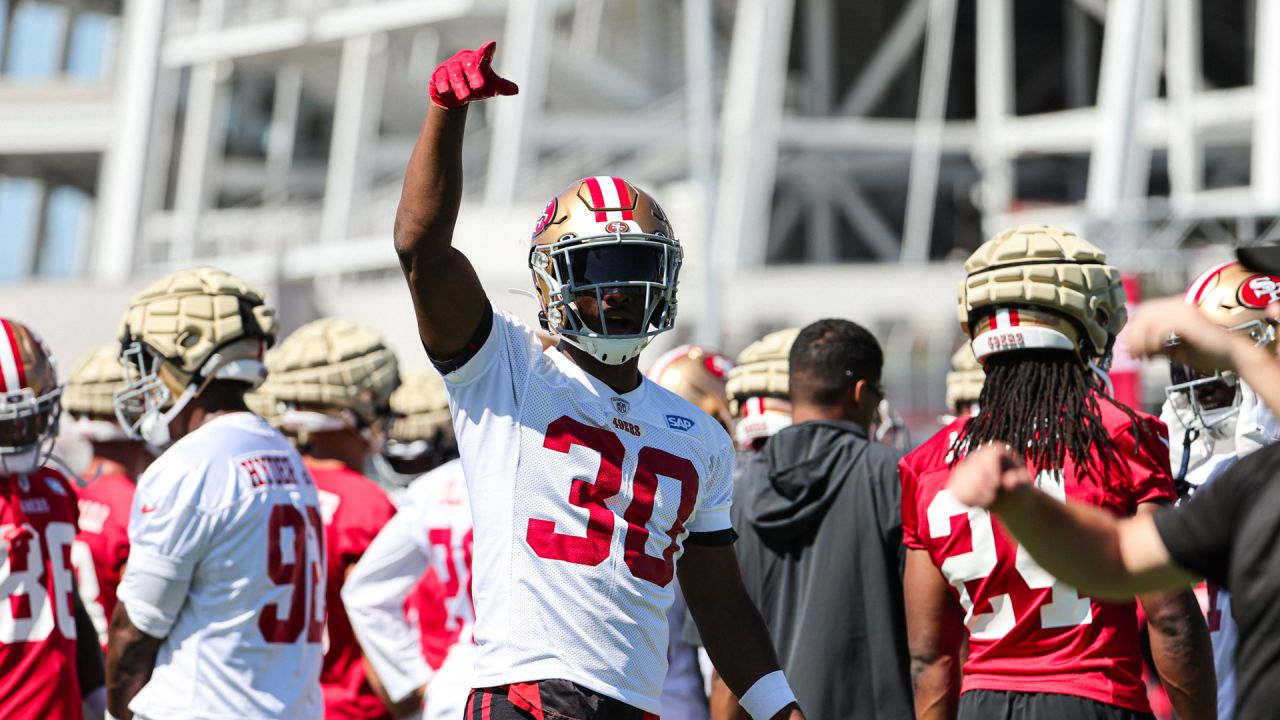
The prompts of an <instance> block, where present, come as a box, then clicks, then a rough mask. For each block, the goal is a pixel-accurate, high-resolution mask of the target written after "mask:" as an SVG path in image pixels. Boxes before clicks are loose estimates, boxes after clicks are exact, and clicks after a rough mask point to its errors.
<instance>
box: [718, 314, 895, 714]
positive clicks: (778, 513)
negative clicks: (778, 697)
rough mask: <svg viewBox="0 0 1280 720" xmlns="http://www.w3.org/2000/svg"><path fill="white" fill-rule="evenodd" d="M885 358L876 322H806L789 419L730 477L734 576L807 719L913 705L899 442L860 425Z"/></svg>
mask: <svg viewBox="0 0 1280 720" xmlns="http://www.w3.org/2000/svg"><path fill="white" fill-rule="evenodd" d="M883 361H884V356H883V354H882V353H881V351H880V345H879V343H877V342H876V339H875V338H874V337H872V335H871V333H869V332H867V330H866V329H864V328H862V327H860V326H859V325H856V324H854V323H852V322H849V321H847V320H819V321H818V322H815V323H813V324H812V325H809V326H808V327H806V328H804V329H803V330H801V331H800V335H799V336H798V337H797V338H796V341H795V344H794V345H792V347H791V355H790V396H791V404H792V410H793V418H794V423H795V424H793V425H792V426H791V427H789V428H785V429H783V430H782V431H780V432H779V433H778V434H776V435H774V436H773V437H772V438H770V439H769V441H768V442H767V443H766V444H765V446H764V448H763V449H762V450H761V451H760V452H759V453H756V454H755V455H754V456H752V457H750V458H749V459H748V460H747V461H746V462H745V464H744V465H743V466H742V469H741V472H740V473H739V475H738V477H737V479H736V482H735V485H734V502H733V526H734V528H735V530H737V532H738V533H739V535H740V537H739V539H738V542H737V552H738V562H739V565H740V566H741V568H742V575H743V581H744V582H745V584H746V588H747V592H748V593H749V594H750V595H751V599H752V600H754V601H755V603H756V605H757V607H759V608H760V612H761V614H763V615H764V618H765V621H766V623H767V624H768V625H769V632H770V634H771V635H772V636H773V641H774V645H775V646H776V647H777V649H778V654H779V656H780V658H781V660H782V666H783V669H784V670H785V671H786V673H787V677H788V678H789V679H790V681H791V683H792V689H793V690H794V691H795V694H796V697H797V698H798V699H799V701H800V703H801V705H802V706H803V707H804V708H805V709H806V712H808V713H809V714H810V716H811V717H816V718H879V719H881V720H884V719H886V718H887V719H893V718H911V717H913V713H912V700H911V682H910V678H909V675H908V665H909V664H908V655H907V645H906V621H905V618H904V613H903V598H902V559H903V546H902V519H901V516H900V484H899V482H898V471H897V463H898V458H899V454H898V452H897V451H895V450H893V449H891V448H889V447H887V446H884V445H880V444H878V443H875V442H873V441H871V440H870V439H869V438H868V436H867V428H868V427H869V426H870V424H871V422H872V420H873V419H874V418H875V415H876V407H877V405H878V404H879V402H880V400H881V399H883V390H882V389H881V388H880V369H881V365H882V364H883ZM716 720H720V718H717V719H716Z"/></svg>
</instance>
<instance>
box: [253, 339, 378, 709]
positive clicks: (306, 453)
mask: <svg viewBox="0 0 1280 720" xmlns="http://www.w3.org/2000/svg"><path fill="white" fill-rule="evenodd" d="M267 369H268V371H269V373H270V374H269V375H268V379H267V382H266V383H264V384H263V386H262V388H261V389H259V391H258V395H259V401H258V403H255V404H258V405H261V404H264V403H263V401H265V404H266V406H267V407H268V408H272V410H269V412H274V413H276V415H275V416H274V417H271V418H270V419H271V420H273V421H274V422H276V423H277V424H278V425H279V426H280V427H281V428H282V429H283V430H284V431H285V432H286V434H288V435H290V436H291V437H292V438H294V440H295V442H296V444H297V445H298V449H299V450H300V451H301V452H302V455H303V462H304V464H305V465H306V467H307V470H308V471H309V472H310V473H311V477H312V478H313V479H314V480H315V483H316V488H317V490H318V494H319V496H320V514H321V519H322V520H323V521H324V526H325V547H326V550H327V553H328V558H329V564H328V573H329V577H328V581H327V584H326V602H327V605H326V606H327V607H328V608H329V615H328V620H327V622H326V626H325V630H326V638H327V645H326V649H325V656H324V668H323V670H322V671H321V673H320V686H321V689H322V690H323V691H324V705H325V717H326V718H331V719H332V718H350V719H351V720H364V719H367V718H382V717H386V716H387V713H386V709H385V708H384V707H383V704H382V701H381V700H380V699H379V698H378V695H377V694H376V693H375V691H374V688H373V687H372V685H370V683H369V680H368V678H367V677H366V674H365V668H364V662H363V652H362V651H361V649H360V644H359V643H358V642H357V641H356V637H355V633H354V632H353V631H352V629H351V622H350V620H349V619H348V617H347V613H346V610H345V608H344V606H343V604H342V599H341V592H342V586H343V583H345V582H346V578H347V575H348V574H349V573H350V571H351V569H352V568H353V567H354V566H355V564H356V562H357V561H359V560H360V557H361V556H362V555H364V552H365V549H366V548H368V547H369V543H371V542H373V539H374V537H376V536H377V534H378V531H379V530H381V529H382V526H383V525H386V524H387V521H388V520H390V519H391V517H392V515H394V514H395V507H394V506H393V505H392V504H391V501H390V499H388V498H387V495H386V493H385V492H383V490H382V488H381V487H379V486H378V485H377V484H376V483H374V482H373V481H372V480H370V479H369V478H367V477H365V476H364V474H363V471H364V468H365V466H366V464H367V463H368V461H369V459H370V457H371V456H372V455H373V454H374V453H376V452H377V451H378V448H379V446H380V444H381V442H382V434H383V424H384V422H385V420H386V419H387V417H388V416H389V410H390V408H389V405H388V402H389V398H390V396H391V392H392V391H393V390H395V388H396V386H397V385H398V384H399V382H400V379H399V371H398V369H397V363H396V358H395V355H394V354H393V353H392V352H391V350H389V349H388V348H387V347H386V345H385V344H383V342H382V338H381V337H379V336H378V333H377V332H375V331H374V330H372V329H370V328H368V327H366V326H364V325H358V324H356V323H352V322H349V321H346V320H340V319H337V318H325V319H321V320H316V321H315V322H311V323H308V324H306V325H304V326H302V327H300V328H298V330H296V331H295V332H294V333H293V334H292V335H290V336H289V337H288V338H287V339H286V340H285V341H284V342H282V343H281V344H280V346H279V347H278V348H276V349H275V350H273V351H272V352H271V353H270V355H268V357H267Z"/></svg>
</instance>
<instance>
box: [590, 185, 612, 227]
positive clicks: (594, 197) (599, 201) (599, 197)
mask: <svg viewBox="0 0 1280 720" xmlns="http://www.w3.org/2000/svg"><path fill="white" fill-rule="evenodd" d="M586 183H587V192H589V193H591V205H592V206H593V207H592V209H593V210H594V209H595V208H603V207H604V191H603V190H602V189H601V188H600V178H594V177H589V178H587V179H586ZM607 219H608V216H607V214H606V213H605V211H604V210H596V222H604V221H605V220H607Z"/></svg>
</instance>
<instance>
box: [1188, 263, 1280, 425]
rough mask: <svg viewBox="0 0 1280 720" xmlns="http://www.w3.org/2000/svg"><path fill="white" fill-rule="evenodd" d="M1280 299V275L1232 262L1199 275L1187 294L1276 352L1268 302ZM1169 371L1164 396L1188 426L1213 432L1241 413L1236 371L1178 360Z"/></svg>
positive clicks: (1205, 309) (1223, 321)
mask: <svg viewBox="0 0 1280 720" xmlns="http://www.w3.org/2000/svg"><path fill="white" fill-rule="evenodd" d="M1277 298H1280V277H1277V276H1274V275H1266V274H1263V273H1257V272H1253V271H1252V270H1249V269H1247V268H1245V267H1244V266H1243V265H1241V264H1240V263H1239V262H1234V261H1233V262H1227V263H1222V264H1221V265H1218V266H1216V267H1214V268H1211V269H1210V270H1209V271H1207V272H1205V273H1204V274H1202V275H1200V277H1198V278H1196V279H1195V281H1194V282H1192V283H1191V287H1189V288H1188V289H1187V293H1186V295H1185V296H1184V300H1185V301H1186V303H1187V304H1188V305H1195V306H1197V307H1199V308H1200V311H1201V312H1203V313H1204V314H1205V315H1206V316H1208V318H1209V319H1210V320H1212V321H1213V322H1214V323H1215V324H1216V325H1219V326H1221V327H1223V328H1226V329H1227V330H1230V331H1231V332H1234V333H1240V334H1241V335H1245V336H1248V337H1249V338H1250V339H1251V340H1252V341H1253V342H1254V344H1256V345H1258V346H1259V347H1266V348H1269V349H1270V350H1272V351H1273V352H1274V350H1275V347H1276V328H1275V324H1274V323H1273V322H1272V321H1271V320H1270V319H1268V318H1267V305H1269V304H1270V303H1271V302H1273V301H1274V300H1276V299H1277ZM1170 375H1171V382H1170V384H1169V385H1168V386H1167V387H1166V388H1165V394H1166V395H1167V396H1168V398H1169V400H1170V406H1171V407H1173V408H1175V409H1176V410H1177V411H1178V414H1179V417H1178V420H1179V422H1181V423H1182V424H1183V426H1184V427H1186V428H1187V429H1189V430H1197V431H1206V430H1214V429H1216V428H1218V427H1220V426H1222V425H1223V424H1224V423H1226V422H1227V421H1228V420H1231V419H1232V418H1234V417H1236V415H1237V414H1238V413H1239V412H1240V401H1241V387H1240V381H1239V378H1237V377H1236V375H1235V373H1232V372H1220V373H1216V374H1213V375H1203V374H1201V373H1199V372H1198V371H1196V370H1195V369H1194V368H1190V367H1187V366H1185V365H1179V364H1176V363H1175V364H1173V365H1172V366H1171V367H1170Z"/></svg>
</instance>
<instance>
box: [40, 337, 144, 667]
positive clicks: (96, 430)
mask: <svg viewBox="0 0 1280 720" xmlns="http://www.w3.org/2000/svg"><path fill="white" fill-rule="evenodd" d="M119 354H120V349H119V347H118V346H116V345H114V344H112V345H104V346H102V347H100V348H98V349H97V350H95V351H94V352H93V353H92V354H90V355H89V356H88V357H86V358H85V359H84V360H82V361H81V362H80V364H79V365H78V366H77V367H76V369H75V370H74V371H72V373H71V377H70V378H68V380H67V384H66V386H65V387H64V388H63V392H62V409H63V410H64V411H66V412H67V414H68V415H70V420H71V423H70V424H71V430H72V432H75V433H76V434H78V435H79V436H80V437H81V438H82V439H84V440H85V441H87V442H88V443H90V445H91V446H92V447H93V460H92V462H90V464H89V467H88V468H87V469H86V470H85V472H84V476H85V480H86V482H87V484H86V485H85V487H83V488H81V490H80V501H79V509H80V527H79V532H78V533H77V534H76V544H75V547H74V548H73V549H72V551H71V562H72V564H73V565H74V566H75V571H76V586H77V587H78V588H79V591H80V599H81V601H82V602H84V606H85V610H87V611H88V613H89V617H90V618H92V619H93V627H94V630H96V631H97V633H98V640H99V641H100V642H101V643H102V647H103V649H104V650H105V649H106V646H107V622H108V620H109V619H110V618H111V613H112V612H113V611H114V610H115V607H116V587H117V586H118V585H119V584H120V578H121V577H123V576H124V568H125V564H126V563H127V562H128V560H129V513H130V509H131V508H132V506H133V494H134V491H135V490H136V489H137V485H136V483H137V481H138V477H139V476H140V475H141V474H142V471H143V470H146V469H147V466H148V465H149V464H150V463H151V460H152V455H151V453H150V452H149V451H148V450H147V448H146V446H145V445H144V444H142V443H140V442H136V441H134V440H130V439H129V438H128V436H127V435H125V433H124V430H122V429H121V428H120V424H119V423H117V422H116V418H115V408H114V405H113V404H112V400H111V397H112V395H113V394H114V393H115V392H116V391H117V390H119V389H120V388H122V387H124V372H123V369H122V368H121V365H120V358H119Z"/></svg>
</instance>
